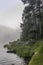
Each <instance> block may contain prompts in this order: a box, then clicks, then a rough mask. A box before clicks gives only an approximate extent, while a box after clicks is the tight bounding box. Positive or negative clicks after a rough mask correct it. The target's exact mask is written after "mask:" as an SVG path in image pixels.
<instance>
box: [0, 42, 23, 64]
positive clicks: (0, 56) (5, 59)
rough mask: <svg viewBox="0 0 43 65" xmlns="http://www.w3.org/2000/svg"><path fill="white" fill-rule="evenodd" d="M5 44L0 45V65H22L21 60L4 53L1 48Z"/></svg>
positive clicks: (4, 50) (13, 55)
mask: <svg viewBox="0 0 43 65" xmlns="http://www.w3.org/2000/svg"><path fill="white" fill-rule="evenodd" d="M4 44H5V43H0V65H12V64H14V65H24V61H23V59H22V58H19V57H18V56H17V55H15V54H8V53H6V49H4V48H3V45H4Z"/></svg>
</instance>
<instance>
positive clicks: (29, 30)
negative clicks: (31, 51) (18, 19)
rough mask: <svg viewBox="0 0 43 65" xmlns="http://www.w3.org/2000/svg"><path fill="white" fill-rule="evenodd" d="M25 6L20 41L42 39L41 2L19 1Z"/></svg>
mask: <svg viewBox="0 0 43 65" xmlns="http://www.w3.org/2000/svg"><path fill="white" fill-rule="evenodd" d="M21 1H22V2H23V4H24V5H25V8H24V10H23V14H22V23H21V29H22V33H21V39H25V40H28V39H35V40H37V39H40V38H43V2H42V1H41V0H21Z"/></svg>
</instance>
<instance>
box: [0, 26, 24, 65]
mask: <svg viewBox="0 0 43 65" xmlns="http://www.w3.org/2000/svg"><path fill="white" fill-rule="evenodd" d="M19 37H20V29H16V30H14V29H11V28H7V27H4V26H0V65H11V64H15V65H23V60H22V59H20V58H19V57H18V56H17V55H15V54H8V53H6V49H4V48H3V45H4V44H7V43H9V42H11V41H14V40H16V39H17V38H19Z"/></svg>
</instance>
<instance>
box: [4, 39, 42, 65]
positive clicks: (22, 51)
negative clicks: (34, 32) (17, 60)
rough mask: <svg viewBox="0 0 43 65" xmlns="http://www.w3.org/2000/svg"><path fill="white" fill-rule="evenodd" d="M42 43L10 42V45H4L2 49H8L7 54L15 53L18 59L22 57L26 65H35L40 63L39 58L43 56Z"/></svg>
mask: <svg viewBox="0 0 43 65" xmlns="http://www.w3.org/2000/svg"><path fill="white" fill-rule="evenodd" d="M42 42H43V41H42V40H40V41H39V40H38V41H36V42H35V43H30V44H29V43H28V44H22V43H15V42H12V43H11V44H10V43H9V44H8V45H4V47H5V48H6V47H7V49H8V51H7V52H10V53H16V54H17V55H18V56H19V57H23V58H24V60H25V62H26V63H27V64H28V63H29V65H35V62H36V63H37V62H38V63H39V62H41V61H40V60H41V59H40V58H42V56H43V43H42ZM35 58H36V59H35ZM38 59H39V61H38ZM42 59H43V58H42ZM29 61H30V62H29ZM32 63H33V64H32ZM36 65H38V64H36Z"/></svg>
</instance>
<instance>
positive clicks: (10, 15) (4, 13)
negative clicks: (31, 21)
mask: <svg viewBox="0 0 43 65" xmlns="http://www.w3.org/2000/svg"><path fill="white" fill-rule="evenodd" d="M23 9H24V6H23V3H22V2H21V0H0V25H3V26H7V27H10V28H14V29H17V28H19V26H20V22H22V19H21V17H22V12H23Z"/></svg>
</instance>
